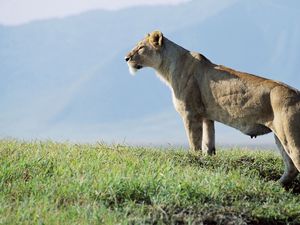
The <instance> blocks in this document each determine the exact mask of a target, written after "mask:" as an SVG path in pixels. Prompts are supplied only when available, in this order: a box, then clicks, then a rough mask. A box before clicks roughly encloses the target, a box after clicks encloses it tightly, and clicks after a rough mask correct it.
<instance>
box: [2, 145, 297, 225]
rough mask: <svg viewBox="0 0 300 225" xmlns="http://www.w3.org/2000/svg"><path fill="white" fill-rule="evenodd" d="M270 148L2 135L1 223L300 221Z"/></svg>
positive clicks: (293, 193) (293, 195) (292, 193)
mask: <svg viewBox="0 0 300 225" xmlns="http://www.w3.org/2000/svg"><path fill="white" fill-rule="evenodd" d="M282 172H283V164H282V159H281V158H280V156H279V155H278V154H275V153H273V152H269V151H246V150H238V149H231V150H226V151H224V150H218V151H217V155H216V156H213V157H205V156H200V155H196V154H190V153H187V152H185V151H182V150H171V149H167V150H163V151H162V150H161V149H150V148H138V147H127V146H120V145H116V146H107V145H104V144H95V145H76V144H68V143H54V142H31V143H28V142H21V141H13V140H2V141H0V224H300V195H299V187H300V179H299V177H298V179H297V180H296V181H295V182H294V183H293V185H292V187H291V189H290V190H284V189H283V188H282V187H280V185H278V183H277V182H276V179H278V178H279V177H280V175H281V174H282Z"/></svg>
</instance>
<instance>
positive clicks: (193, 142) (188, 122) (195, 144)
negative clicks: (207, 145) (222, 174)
mask: <svg viewBox="0 0 300 225" xmlns="http://www.w3.org/2000/svg"><path fill="white" fill-rule="evenodd" d="M181 116H182V119H183V123H184V127H185V131H186V134H187V136H188V140H189V145H190V150H191V151H201V147H202V117H201V115H199V114H198V113H192V112H184V113H181Z"/></svg>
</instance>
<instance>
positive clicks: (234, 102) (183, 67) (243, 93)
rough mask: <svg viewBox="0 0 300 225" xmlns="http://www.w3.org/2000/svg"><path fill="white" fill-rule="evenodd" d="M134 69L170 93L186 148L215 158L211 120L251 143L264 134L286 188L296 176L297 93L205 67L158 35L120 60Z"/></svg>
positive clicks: (299, 143) (299, 167)
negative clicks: (151, 73) (149, 72)
mask: <svg viewBox="0 0 300 225" xmlns="http://www.w3.org/2000/svg"><path fill="white" fill-rule="evenodd" d="M126 61H128V65H129V67H131V68H134V69H141V68H142V67H152V68H154V69H155V70H156V72H157V74H158V76H160V78H161V79H162V80H164V81H165V82H166V83H167V85H168V86H169V87H170V88H171V91H172V96H173V103H174V106H175V109H176V110H177V111H178V112H179V114H180V115H181V117H182V119H183V122H184V126H185V129H186V133H187V136H188V140H189V145H190V149H191V150H194V151H197V150H203V151H204V152H206V153H207V154H209V155H211V154H214V153H215V131H214V121H218V122H221V123H223V124H226V125H228V126H231V127H234V128H236V129H238V130H240V131H241V132H243V133H244V134H246V135H249V136H250V137H251V138H252V137H256V136H258V135H263V134H266V133H269V132H273V133H274V134H275V140H276V144H277V146H278V148H279V150H280V152H281V154H282V156H283V159H284V163H285V172H284V174H283V175H282V177H281V178H280V182H281V183H282V184H283V185H288V184H289V183H290V182H291V181H292V180H293V179H294V178H295V177H296V176H297V174H298V173H299V171H300V135H299V134H300V92H299V91H298V90H296V89H294V88H291V87H289V86H288V85H285V84H283V83H280V82H277V81H273V80H269V79H266V78H263V77H259V76H255V75H252V74H248V73H243V72H238V71H235V70H233V69H230V68H227V67H225V66H220V65H216V64H214V63H212V62H210V61H209V60H208V59H207V58H206V57H205V56H203V55H201V54H199V53H196V52H190V51H188V50H186V49H184V48H182V47H181V46H179V45H177V44H175V43H173V42H172V41H170V40H168V39H167V38H165V37H164V36H163V34H162V33H161V32H160V31H154V32H152V33H151V34H148V35H147V36H146V37H145V38H144V39H143V40H142V41H140V42H139V43H138V44H137V46H136V47H135V48H134V49H133V50H132V51H131V52H129V53H128V55H127V56H126Z"/></svg>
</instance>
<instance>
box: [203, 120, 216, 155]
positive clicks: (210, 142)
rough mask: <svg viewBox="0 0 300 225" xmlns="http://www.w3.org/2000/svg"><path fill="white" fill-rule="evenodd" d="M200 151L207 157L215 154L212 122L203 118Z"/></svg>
mask: <svg viewBox="0 0 300 225" xmlns="http://www.w3.org/2000/svg"><path fill="white" fill-rule="evenodd" d="M202 126H203V134H202V150H203V151H204V153H206V154H208V155H214V154H216V148H215V124H214V121H212V120H209V119H206V118H203V123H202Z"/></svg>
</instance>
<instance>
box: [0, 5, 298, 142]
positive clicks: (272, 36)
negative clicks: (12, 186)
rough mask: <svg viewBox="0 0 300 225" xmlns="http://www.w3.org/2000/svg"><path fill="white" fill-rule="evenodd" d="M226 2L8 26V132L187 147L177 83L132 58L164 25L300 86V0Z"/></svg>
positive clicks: (198, 46)
mask: <svg viewBox="0 0 300 225" xmlns="http://www.w3.org/2000/svg"><path fill="white" fill-rule="evenodd" d="M221 2H222V3H220V1H217V0H215V1H208V0H206V1H204V0H201V1H191V2H188V3H185V4H181V5H177V6H163V7H162V6H157V7H135V8H130V9H125V10H120V11H101V10H97V11H91V12H88V13H84V14H81V15H78V16H72V17H67V18H63V19H53V20H45V21H38V22H33V23H29V24H26V25H22V26H15V27H4V26H0V76H1V80H2V82H1V83H0V90H1V95H0V104H1V106H2V107H1V109H2V110H1V112H0V125H1V127H0V135H1V136H2V137H5V136H13V137H21V138H55V139H70V140H83V141H84V140H87V141H90V140H101V139H103V140H105V141H112V140H115V141H120V140H123V139H124V138H126V142H138V143H169V142H170V143H185V142H186V138H185V134H184V130H183V127H182V125H181V120H180V117H179V116H178V115H177V114H176V113H175V111H174V110H173V109H172V104H171V100H170V93H169V92H170V91H169V90H168V88H167V87H165V86H164V85H163V84H162V83H161V82H160V81H159V80H158V79H157V78H156V77H155V75H154V72H153V71H152V70H150V69H145V70H143V71H140V72H139V73H138V74H137V76H136V77H132V76H130V75H129V73H128V68H127V65H126V64H125V62H124V56H125V54H126V52H127V51H129V50H130V49H131V48H132V47H133V46H134V44H135V43H136V42H137V41H138V40H140V39H141V38H143V36H144V35H145V34H146V33H148V32H150V31H152V30H154V29H160V30H161V31H162V32H163V33H164V34H165V36H167V37H169V38H170V39H172V40H174V41H175V42H177V43H178V44H180V45H183V46H184V47H186V48H187V49H192V50H196V51H200V52H202V53H203V54H204V55H206V56H207V57H208V58H210V59H211V60H212V61H214V62H215V63H218V64H224V65H227V66H231V67H233V68H235V69H238V70H242V71H247V72H252V73H256V74H261V75H264V76H266V77H269V78H272V79H276V80H281V81H284V82H286V83H288V84H290V85H292V86H294V87H297V88H300V82H299V81H300V76H298V74H300V73H299V72H300V69H299V66H298V64H299V58H300V51H299V50H300V26H299V21H300V12H299V6H300V4H299V3H298V2H297V1H285V2H284V3H281V1H267V0H265V1H250V0H248V1H234V0H232V1H221ZM217 135H218V139H217V140H219V142H221V143H231V142H232V143H244V142H245V143H246V142H247V143H248V142H249V141H250V139H249V138H248V137H246V136H245V137H244V138H243V137H242V135H239V133H238V132H235V131H234V130H233V129H224V128H223V127H221V128H219V129H218V130H217ZM236 137H238V139H239V141H238V142H237V141H236V140H235V139H236ZM248 140H249V141H248ZM258 141H261V142H263V143H269V138H267V139H261V138H260V140H258ZM251 143H252V142H251ZM253 143H255V142H253Z"/></svg>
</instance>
